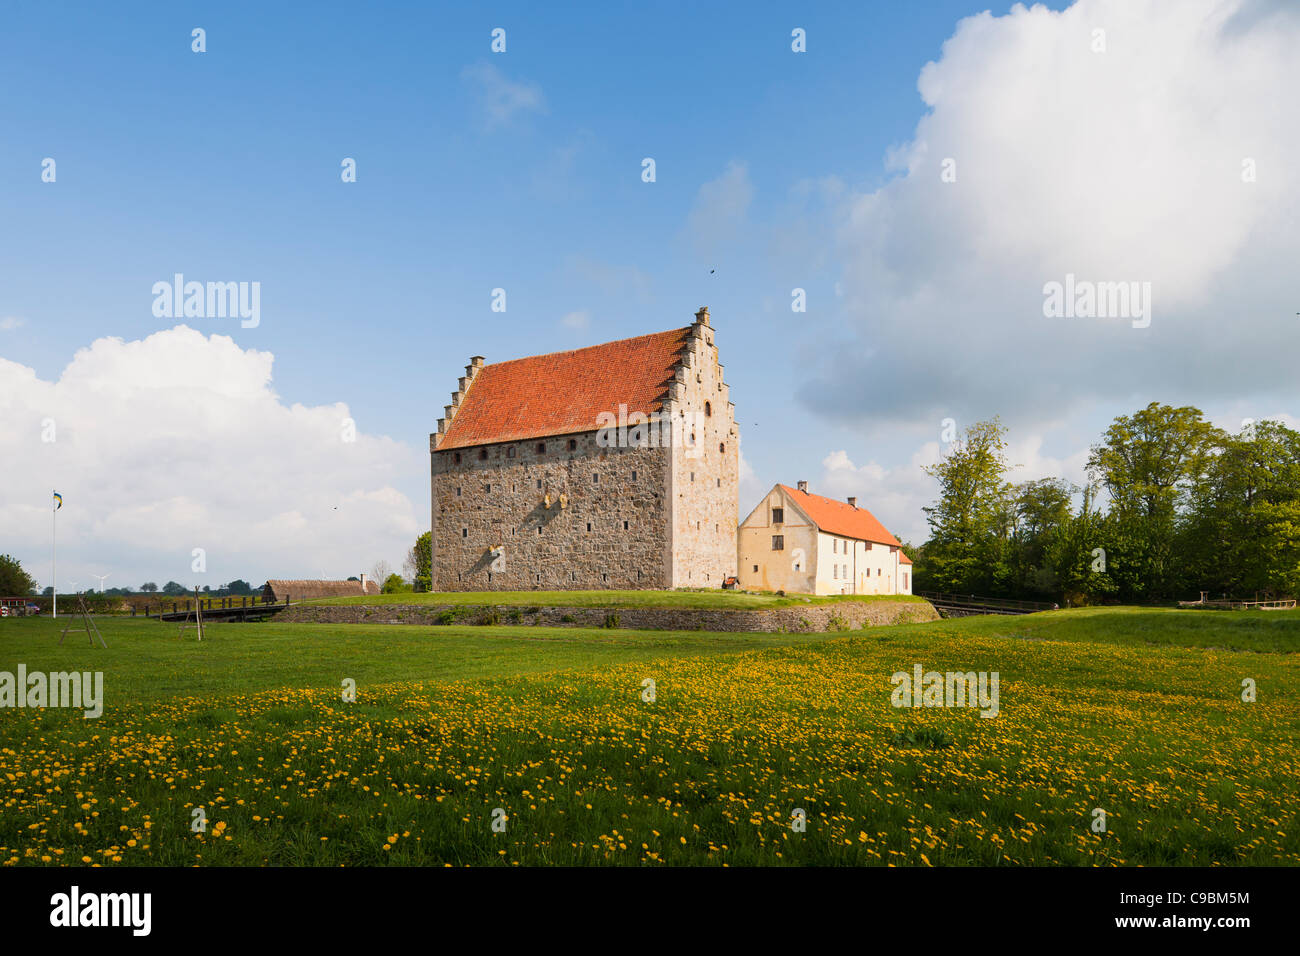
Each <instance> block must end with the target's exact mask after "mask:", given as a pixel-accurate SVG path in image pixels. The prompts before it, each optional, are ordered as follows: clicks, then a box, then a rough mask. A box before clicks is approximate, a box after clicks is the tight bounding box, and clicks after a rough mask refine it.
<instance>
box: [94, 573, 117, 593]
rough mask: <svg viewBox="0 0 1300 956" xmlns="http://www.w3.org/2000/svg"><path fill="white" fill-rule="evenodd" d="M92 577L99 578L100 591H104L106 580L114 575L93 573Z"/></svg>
mask: <svg viewBox="0 0 1300 956" xmlns="http://www.w3.org/2000/svg"><path fill="white" fill-rule="evenodd" d="M91 577H92V578H99V593H100V594H103V593H104V582H105V581H107V580H108V579H109V578H111V577H112V575H111V574H92V575H91Z"/></svg>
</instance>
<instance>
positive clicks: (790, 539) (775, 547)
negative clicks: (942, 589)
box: [736, 481, 912, 594]
mask: <svg viewBox="0 0 1300 956" xmlns="http://www.w3.org/2000/svg"><path fill="white" fill-rule="evenodd" d="M736 550H737V557H738V560H739V568H740V586H741V587H742V588H745V589H747V590H753V591H786V592H793V593H802V594H911V593H912V562H911V561H910V560H909V559H908V557H907V555H905V554H903V551H902V548H900V547H899V543H898V539H897V538H895V537H894V536H893V535H892V534H890V533H889V531H888V530H886V528H885V526H884V525H882V524H881V523H880V522H879V521H878V520H876V516H875V515H873V514H872V513H871V512H870V511H868V510H867V509H866V508H859V507H858V500H857V498H849V499H848V500H847V501H836V500H835V499H834V498H826V497H823V496H822V495H814V494H810V493H809V492H808V482H806V481H801V482H799V487H798V488H791V487H790V486H789V485H776V486H774V487H773V488H772V490H771V491H769V492H768V493H767V495H766V496H765V497H764V498H763V500H762V501H760V502H759V504H758V507H757V508H755V509H754V510H753V511H751V512H750V514H749V517H747V518H746V519H745V520H744V521H742V522H741V524H740V528H739V531H738V534H737V541H736Z"/></svg>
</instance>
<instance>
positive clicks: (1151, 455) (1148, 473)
mask: <svg viewBox="0 0 1300 956" xmlns="http://www.w3.org/2000/svg"><path fill="white" fill-rule="evenodd" d="M1224 437H1225V436H1224V435H1223V432H1222V431H1220V430H1219V429H1217V428H1215V427H1214V426H1213V425H1211V424H1210V423H1209V422H1207V421H1206V420H1205V418H1204V416H1203V415H1202V414H1201V411H1200V409H1197V408H1192V407H1190V406H1184V407H1182V408H1173V407H1171V406H1169V405H1161V404H1159V403H1158V402H1152V403H1151V404H1150V405H1148V406H1147V407H1146V408H1144V409H1142V410H1141V411H1139V412H1136V413H1135V414H1133V415H1121V416H1120V417H1118V418H1116V419H1115V420H1114V422H1112V423H1111V425H1110V427H1109V428H1107V429H1106V432H1105V434H1104V435H1103V436H1102V441H1101V442H1100V443H1099V444H1097V445H1094V446H1093V448H1092V454H1091V455H1090V456H1089V458H1088V471H1089V474H1090V475H1092V476H1093V477H1094V479H1096V480H1097V481H1099V482H1100V483H1101V484H1102V486H1103V487H1105V489H1106V492H1107V494H1108V495H1109V497H1110V511H1109V518H1110V520H1111V522H1113V523H1114V525H1115V527H1114V528H1113V530H1114V531H1115V533H1116V541H1115V544H1116V546H1117V548H1119V550H1120V553H1119V554H1116V555H1115V557H1116V558H1122V559H1123V562H1124V565H1125V567H1126V574H1125V575H1124V577H1123V579H1122V580H1121V592H1122V594H1123V596H1125V597H1128V598H1139V599H1141V598H1149V597H1168V596H1170V595H1172V594H1174V593H1175V592H1177V591H1179V590H1180V589H1181V588H1180V586H1181V584H1182V575H1180V573H1179V572H1180V570H1181V569H1180V563H1181V556H1180V555H1179V553H1178V552H1177V550H1176V547H1177V542H1178V532H1179V518H1180V514H1181V513H1182V511H1183V510H1184V508H1185V506H1186V504H1187V503H1188V501H1189V499H1190V496H1191V493H1192V490H1193V489H1194V488H1195V487H1196V485H1197V484H1198V483H1199V482H1201V481H1202V480H1203V479H1204V477H1205V474H1206V472H1207V470H1208V469H1209V467H1210V465H1211V463H1212V461H1213V458H1214V455H1215V451H1216V449H1217V448H1219V447H1221V445H1222V442H1223V439H1224Z"/></svg>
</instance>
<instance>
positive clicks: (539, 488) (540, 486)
mask: <svg viewBox="0 0 1300 956" xmlns="http://www.w3.org/2000/svg"><path fill="white" fill-rule="evenodd" d="M537 490H538V491H541V490H542V479H540V478H538V479H537Z"/></svg>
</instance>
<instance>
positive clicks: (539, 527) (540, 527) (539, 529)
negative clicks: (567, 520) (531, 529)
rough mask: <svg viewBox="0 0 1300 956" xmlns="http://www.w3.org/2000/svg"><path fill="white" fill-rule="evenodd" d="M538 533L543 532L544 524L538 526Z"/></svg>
mask: <svg viewBox="0 0 1300 956" xmlns="http://www.w3.org/2000/svg"><path fill="white" fill-rule="evenodd" d="M537 533H538V534H541V533H542V526H541V525H538V526H537Z"/></svg>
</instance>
